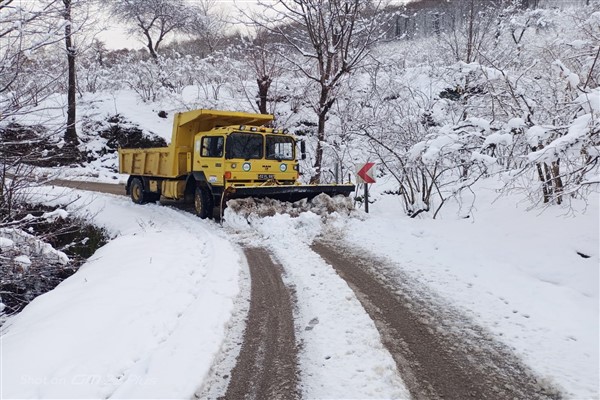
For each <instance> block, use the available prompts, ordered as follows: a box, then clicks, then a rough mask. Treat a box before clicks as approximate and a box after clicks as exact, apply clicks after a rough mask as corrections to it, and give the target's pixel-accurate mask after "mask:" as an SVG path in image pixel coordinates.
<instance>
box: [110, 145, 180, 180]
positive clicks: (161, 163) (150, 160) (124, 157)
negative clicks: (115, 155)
mask: <svg viewBox="0 0 600 400" xmlns="http://www.w3.org/2000/svg"><path fill="white" fill-rule="evenodd" d="M180 164H182V163H177V165H176V168H173V162H172V154H171V150H170V148H168V147H161V148H154V149H120V150H119V172H120V173H122V174H129V175H143V176H158V177H165V178H173V177H176V176H178V175H179V168H178V167H179V166H180ZM182 166H183V167H184V169H185V167H186V166H185V163H183V165H182Z"/></svg>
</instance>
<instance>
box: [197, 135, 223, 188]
mask: <svg viewBox="0 0 600 400" xmlns="http://www.w3.org/2000/svg"><path fill="white" fill-rule="evenodd" d="M194 147H195V149H194V151H195V152H196V157H195V161H194V171H202V172H204V175H205V176H206V180H207V181H208V182H209V183H210V184H212V185H214V184H222V183H223V172H224V162H223V161H224V153H225V152H224V148H225V137H224V136H217V135H214V136H202V137H200V138H197V139H196V144H195V146H194Z"/></svg>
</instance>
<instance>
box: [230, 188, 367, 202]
mask: <svg viewBox="0 0 600 400" xmlns="http://www.w3.org/2000/svg"><path fill="white" fill-rule="evenodd" d="M354 190H355V187H354V185H278V186H231V187H229V188H227V193H226V194H225V198H226V199H227V200H230V199H241V198H244V197H254V198H257V199H262V198H270V199H275V200H279V201H287V202H290V203H294V202H296V201H299V200H302V199H307V200H311V199H312V198H314V197H316V196H318V195H319V194H321V193H325V194H326V195H328V196H331V197H333V196H336V195H339V194H341V195H344V196H349V195H350V193H351V192H353V191H354Z"/></svg>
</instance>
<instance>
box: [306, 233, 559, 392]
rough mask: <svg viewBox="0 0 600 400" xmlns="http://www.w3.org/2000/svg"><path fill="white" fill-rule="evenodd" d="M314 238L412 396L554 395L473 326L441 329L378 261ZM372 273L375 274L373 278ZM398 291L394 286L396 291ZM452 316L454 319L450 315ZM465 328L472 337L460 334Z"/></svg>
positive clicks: (425, 307) (428, 308)
mask: <svg viewBox="0 0 600 400" xmlns="http://www.w3.org/2000/svg"><path fill="white" fill-rule="evenodd" d="M337 246H338V245H333V244H332V243H329V242H323V241H319V242H316V243H314V244H313V245H312V246H311V248H312V249H313V250H314V251H315V252H316V253H318V254H319V255H320V256H321V257H322V258H323V259H324V260H325V261H326V262H327V263H328V264H330V265H331V266H332V267H333V268H334V269H335V270H336V271H337V273H338V274H339V275H340V276H341V277H342V278H343V279H345V280H346V281H347V282H348V284H349V285H350V286H351V287H352V289H353V290H354V292H355V293H356V295H357V297H358V298H359V300H360V301H361V303H362V304H363V306H364V308H365V309H366V310H367V312H368V313H369V315H370V316H371V318H372V319H373V320H374V321H375V323H376V325H377V328H378V329H379V331H380V333H381V335H382V337H383V342H384V345H385V346H386V347H387V348H388V350H389V351H390V353H391V354H392V356H393V357H394V360H395V361H396V364H397V366H398V369H399V370H400V372H401V374H402V375H403V377H404V380H405V383H406V384H407V386H408V389H409V390H410V393H411V395H412V397H413V398H415V399H428V400H429V399H457V400H464V399H470V398H472V399H513V398H514V399H556V398H560V397H561V396H560V394H559V393H557V392H556V391H554V390H552V389H546V388H545V387H544V386H543V385H542V384H540V383H539V382H538V380H537V379H536V378H535V377H534V376H533V374H532V373H531V371H529V369H528V368H527V367H525V366H524V365H523V364H522V363H521V362H520V360H518V359H517V357H515V356H514V355H513V354H511V353H510V352H509V351H508V350H507V349H505V348H504V347H503V346H502V345H499V344H497V343H494V342H492V340H491V339H490V338H489V337H485V336H484V334H483V332H481V330H480V329H479V328H477V327H473V326H467V327H466V329H464V327H463V328H462V329H461V328H459V331H460V332H459V334H458V335H456V334H455V333H456V332H452V333H450V332H444V330H443V329H441V328H442V327H441V326H439V325H437V326H436V325H435V324H432V321H431V318H430V316H431V315H435V314H437V315H435V317H434V318H433V319H434V320H436V319H438V318H440V317H442V318H444V317H445V316H440V315H439V310H438V309H437V308H436V307H431V306H430V305H428V304H427V301H423V299H420V300H419V301H415V299H412V298H411V297H410V296H411V292H413V291H414V290H411V289H410V288H408V287H406V286H408V285H409V284H410V283H408V284H401V285H400V287H398V282H394V281H393V280H390V279H389V278H386V277H384V276H382V274H381V271H380V270H381V264H382V263H381V262H379V261H376V260H373V259H371V258H369V257H365V256H359V255H357V254H353V253H352V251H349V250H348V249H343V248H342V249H340V248H337ZM376 276H377V277H376ZM398 289H400V290H398ZM451 318H454V317H451ZM465 332H469V334H470V336H472V337H464V335H465Z"/></svg>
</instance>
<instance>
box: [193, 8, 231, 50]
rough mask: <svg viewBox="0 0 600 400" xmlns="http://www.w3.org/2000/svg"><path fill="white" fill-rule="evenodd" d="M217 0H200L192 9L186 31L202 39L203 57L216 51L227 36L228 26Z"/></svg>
mask: <svg viewBox="0 0 600 400" xmlns="http://www.w3.org/2000/svg"><path fill="white" fill-rule="evenodd" d="M217 3H218V1H217V0H198V1H197V2H194V5H193V7H192V9H191V11H192V12H191V16H190V21H189V23H188V24H187V26H186V27H185V31H186V32H187V33H189V34H190V35H192V36H194V37H197V38H198V39H200V41H201V48H202V51H201V54H200V56H201V57H205V56H206V55H207V54H212V53H214V52H215V51H216V50H217V49H218V48H219V45H220V43H221V42H222V41H223V39H224V38H225V29H226V26H227V22H226V18H225V15H224V14H223V11H222V10H221V9H219V8H218V7H217Z"/></svg>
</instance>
